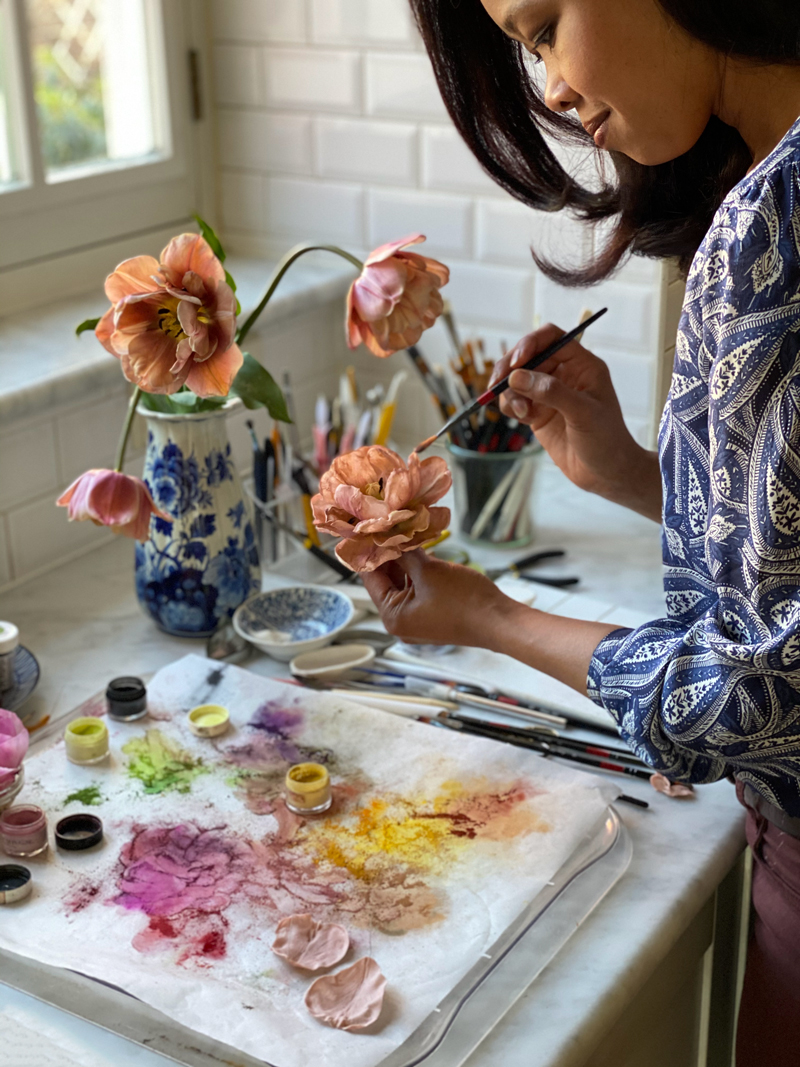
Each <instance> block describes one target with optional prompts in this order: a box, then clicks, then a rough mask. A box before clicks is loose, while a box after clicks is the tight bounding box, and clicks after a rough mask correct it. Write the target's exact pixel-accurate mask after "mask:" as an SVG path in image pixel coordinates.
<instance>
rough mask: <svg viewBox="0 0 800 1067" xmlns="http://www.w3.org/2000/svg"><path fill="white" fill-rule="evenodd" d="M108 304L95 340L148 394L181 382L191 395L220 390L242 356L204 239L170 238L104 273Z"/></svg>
mask: <svg viewBox="0 0 800 1067" xmlns="http://www.w3.org/2000/svg"><path fill="white" fill-rule="evenodd" d="M105 289H106V296H107V297H108V299H109V300H110V301H111V303H112V307H111V308H109V310H108V311H107V312H106V313H105V315H103V317H102V318H101V319H100V322H99V323H98V324H97V327H96V329H95V334H96V335H97V338H98V340H99V341H100V342H101V344H102V345H103V346H104V347H105V348H106V349H107V350H108V351H109V352H110V353H111V354H112V355H114V356H116V357H117V359H119V361H120V363H121V364H122V372H123V374H124V375H125V377H126V378H127V379H128V381H129V382H134V383H135V384H136V385H138V386H139V387H140V388H141V389H144V390H145V391H146V392H148V393H174V392H176V391H177V390H178V389H180V388H181V386H182V385H184V384H186V385H188V387H189V388H190V389H191V390H192V391H193V392H194V393H196V394H197V395H198V396H204V397H205V396H227V395H228V392H229V390H230V387H231V384H232V383H233V379H234V378H235V377H236V374H237V372H238V371H239V368H240V367H241V365H242V361H243V356H242V353H241V351H240V350H239V346H238V345H236V344H234V340H233V338H234V332H235V329H236V296H235V295H234V292H233V290H232V289H231V287H230V286H229V285H228V283H227V282H226V281H225V270H224V268H223V266H222V264H221V263H220V261H219V259H218V258H217V257H216V256H215V255H214V253H213V252H212V250H211V246H210V245H209V244H208V242H207V241H206V240H205V238H203V237H200V236H198V235H197V234H195V233H184V234H181V235H180V236H179V237H173V239H172V240H171V241H170V242H169V244H168V245H167V247H166V248H165V249H164V250H163V252H162V253H161V261H160V262H159V261H158V260H157V259H154V258H153V257H152V256H135V257H134V258H133V259H126V260H125V262H124V263H120V265H119V266H118V267H117V269H116V270H115V271H114V272H113V274H109V276H108V277H107V278H106V285H105Z"/></svg>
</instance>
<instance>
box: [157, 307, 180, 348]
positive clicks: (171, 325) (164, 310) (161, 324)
mask: <svg viewBox="0 0 800 1067" xmlns="http://www.w3.org/2000/svg"><path fill="white" fill-rule="evenodd" d="M158 328H159V330H161V331H162V333H165V334H166V335H167V337H172V338H174V339H175V340H176V341H182V340H183V338H184V337H186V334H185V333H184V331H183V327H182V326H181V324H180V322H179V321H178V299H177V297H174V296H173V297H170V298H169V299H167V300H165V301H164V303H163V304H162V305H161V307H159V309H158Z"/></svg>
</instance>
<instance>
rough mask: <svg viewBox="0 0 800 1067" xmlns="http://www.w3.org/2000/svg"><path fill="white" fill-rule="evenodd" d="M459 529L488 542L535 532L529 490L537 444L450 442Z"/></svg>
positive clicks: (522, 538) (519, 539)
mask: <svg viewBox="0 0 800 1067" xmlns="http://www.w3.org/2000/svg"><path fill="white" fill-rule="evenodd" d="M449 452H450V457H451V466H452V473H453V481H454V487H455V497H456V512H457V515H458V523H459V528H460V531H461V533H463V534H465V535H466V536H467V537H469V538H470V539H471V540H473V541H483V542H487V543H490V544H498V545H499V544H525V543H527V542H528V541H530V540H531V538H532V536H533V521H532V516H531V507H530V500H531V493H532V491H533V478H534V474H535V470H536V462H537V455H538V453H540V452H541V446H540V445H538V444H537V443H536V441H535V440H534V441H531V442H530V443H529V444H526V445H525V447H524V448H523V449H522V450H521V451H518V452H474V451H472V450H471V449H465V448H457V447H452V446H450V448H449Z"/></svg>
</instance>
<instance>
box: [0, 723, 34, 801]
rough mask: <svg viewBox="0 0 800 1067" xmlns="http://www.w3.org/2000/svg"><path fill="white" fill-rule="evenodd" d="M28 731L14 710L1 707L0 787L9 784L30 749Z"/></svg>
mask: <svg viewBox="0 0 800 1067" xmlns="http://www.w3.org/2000/svg"><path fill="white" fill-rule="evenodd" d="M29 740H30V738H29V737H28V731H27V730H26V729H25V727H24V726H23V725H22V720H21V719H20V718H19V717H18V716H16V715H15V714H14V712H13V711H6V710H5V708H0V788H2V787H3V786H4V785H8V783H9V782H10V781H11V779H12V778H13V776H14V775H15V774H16V772H17V770H18V769H19V767H20V765H21V764H22V761H23V759H24V758H25V753H26V752H27V751H28V742H29Z"/></svg>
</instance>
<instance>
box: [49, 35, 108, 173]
mask: <svg viewBox="0 0 800 1067" xmlns="http://www.w3.org/2000/svg"><path fill="white" fill-rule="evenodd" d="M34 66H35V69H36V107H37V113H38V117H39V129H40V137H41V142H42V155H43V156H44V163H45V167H46V169H47V170H59V169H61V168H62V167H70V166H74V165H75V164H78V163H88V162H90V161H91V160H94V159H105V158H106V134H105V117H104V114H103V90H102V82H101V79H100V75H99V73H91V72H90V73H89V74H88V75H87V77H86V80H85V81H84V82H83V84H82V85H80V86H77V85H75V83H74V82H73V81H72V79H71V78H69V77H68V76H67V74H66V73H65V72H64V71H63V70H62V68H61V67H60V66H59V65H58V63H57V62H56V60H55V59H54V58H53V55H52V52H51V51H50V48H49V47H48V46H47V45H40V46H39V47H37V48H36V49H35V51H34Z"/></svg>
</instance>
